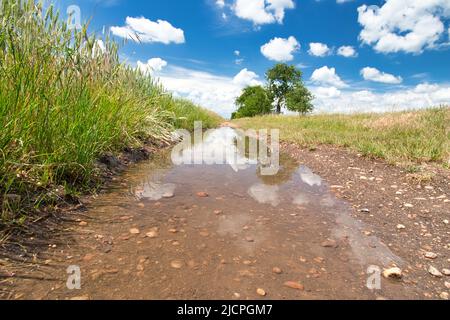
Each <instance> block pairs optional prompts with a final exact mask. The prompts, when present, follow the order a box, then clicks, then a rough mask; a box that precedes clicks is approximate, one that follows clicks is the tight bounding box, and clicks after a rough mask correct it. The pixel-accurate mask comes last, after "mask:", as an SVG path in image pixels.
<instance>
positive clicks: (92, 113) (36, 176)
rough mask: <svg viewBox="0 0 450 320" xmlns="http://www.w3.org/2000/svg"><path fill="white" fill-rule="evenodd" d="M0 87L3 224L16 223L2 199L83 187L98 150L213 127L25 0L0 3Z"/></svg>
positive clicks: (104, 44) (109, 50) (110, 49)
mask: <svg viewBox="0 0 450 320" xmlns="http://www.w3.org/2000/svg"><path fill="white" fill-rule="evenodd" d="M0 79H1V81H0V128H1V129H0V204H1V206H0V208H1V209H2V219H3V221H8V222H11V221H13V220H14V219H15V217H16V216H13V217H11V216H10V212H11V209H12V208H11V206H12V204H11V203H12V201H10V200H11V199H12V198H11V194H14V195H20V196H21V197H20V198H21V199H22V200H23V199H25V198H26V199H33V204H34V205H36V206H37V205H38V204H39V203H40V202H41V201H43V200H45V197H46V196H47V195H48V193H49V192H48V190H49V188H52V189H54V188H56V186H60V185H62V186H63V187H67V189H69V188H73V187H77V188H78V187H80V186H84V185H87V184H89V183H90V182H91V181H92V177H93V173H94V170H95V166H94V163H95V159H97V158H98V157H99V156H100V155H101V154H102V153H104V152H116V151H120V150H121V149H122V148H124V147H125V146H138V145H140V144H141V143H142V141H144V140H149V139H150V140H152V139H153V140H164V139H167V138H168V137H169V133H170V131H171V130H172V129H173V127H174V126H188V125H189V124H190V123H191V122H193V119H194V118H201V119H203V120H205V121H207V125H209V126H214V125H217V123H218V121H219V120H218V117H212V116H211V114H210V113H207V112H206V111H204V110H203V109H201V108H198V107H196V106H194V105H193V104H190V103H188V102H185V101H183V100H179V99H174V98H172V97H171V96H170V94H168V93H166V92H165V91H164V89H163V88H162V87H161V86H159V85H157V84H156V83H155V82H154V81H153V80H152V79H151V78H150V77H148V76H146V75H144V74H141V73H139V72H137V71H135V70H134V69H132V68H130V67H128V66H126V65H124V64H121V63H120V61H119V57H118V46H117V44H116V43H114V42H113V41H111V40H110V39H109V38H108V37H106V39H102V40H99V39H97V38H96V37H95V36H93V35H91V36H90V35H89V34H88V26H87V25H85V26H83V28H82V29H81V30H78V31H76V30H69V29H68V28H67V23H65V22H64V21H62V19H61V18H60V16H59V14H58V12H56V11H55V10H54V8H53V7H52V6H50V7H49V8H47V9H45V10H44V9H43V4H42V3H40V2H36V1H34V0H19V1H18V0H3V1H0ZM58 189H59V191H61V189H64V188H58ZM3 195H9V197H7V196H5V197H4V196H3ZM18 198H19V197H13V199H15V200H14V201H17V199H18ZM18 207H19V209H20V208H22V209H23V206H22V205H21V204H19V205H18ZM22 213H24V212H22ZM25 213H26V212H25ZM2 219H0V223H1V221H2ZM13 222H14V221H13Z"/></svg>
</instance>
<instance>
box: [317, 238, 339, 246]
mask: <svg viewBox="0 0 450 320" xmlns="http://www.w3.org/2000/svg"><path fill="white" fill-rule="evenodd" d="M321 246H322V247H324V248H337V247H338V244H337V242H336V241H335V240H331V239H327V240H325V241H323V242H322V243H321Z"/></svg>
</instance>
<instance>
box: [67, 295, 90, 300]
mask: <svg viewBox="0 0 450 320" xmlns="http://www.w3.org/2000/svg"><path fill="white" fill-rule="evenodd" d="M89 299H90V298H89V296H88V295H87V294H86V295H84V296H77V297H72V298H70V300H74V301H83V300H89Z"/></svg>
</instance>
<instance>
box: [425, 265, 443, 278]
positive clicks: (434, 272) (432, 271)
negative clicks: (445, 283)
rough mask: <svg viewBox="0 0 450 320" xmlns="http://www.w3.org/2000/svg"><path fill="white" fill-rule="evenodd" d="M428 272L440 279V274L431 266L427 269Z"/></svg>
mask: <svg viewBox="0 0 450 320" xmlns="http://www.w3.org/2000/svg"><path fill="white" fill-rule="evenodd" d="M428 272H429V273H430V274H431V275H433V276H435V277H438V278H442V273H441V272H440V271H439V270H438V269H436V268H435V267H433V266H429V267H428Z"/></svg>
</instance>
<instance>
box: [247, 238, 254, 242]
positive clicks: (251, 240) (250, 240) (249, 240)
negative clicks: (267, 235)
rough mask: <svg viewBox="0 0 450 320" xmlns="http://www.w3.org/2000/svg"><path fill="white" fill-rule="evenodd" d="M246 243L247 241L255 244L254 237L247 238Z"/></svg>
mask: <svg viewBox="0 0 450 320" xmlns="http://www.w3.org/2000/svg"><path fill="white" fill-rule="evenodd" d="M245 241H247V242H255V239H253V238H252V237H246V238H245Z"/></svg>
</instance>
